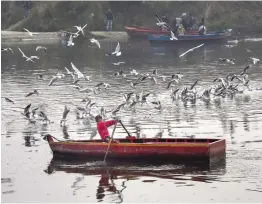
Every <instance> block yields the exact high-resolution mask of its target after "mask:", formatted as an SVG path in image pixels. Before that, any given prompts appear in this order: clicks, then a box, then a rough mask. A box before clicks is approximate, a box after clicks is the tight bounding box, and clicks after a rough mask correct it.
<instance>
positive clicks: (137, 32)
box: [124, 26, 197, 38]
mask: <svg viewBox="0 0 262 204" xmlns="http://www.w3.org/2000/svg"><path fill="white" fill-rule="evenodd" d="M124 27H125V30H126V32H127V34H128V35H129V36H130V37H137V38H139V37H140V38H141V37H142V38H147V36H148V35H149V34H152V35H153V34H161V35H170V31H161V30H157V29H155V28H147V27H139V26H135V27H128V26H124ZM196 33H197V30H192V31H187V33H186V34H187V35H191V34H196Z"/></svg>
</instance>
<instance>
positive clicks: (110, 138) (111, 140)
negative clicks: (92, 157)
mask: <svg viewBox="0 0 262 204" xmlns="http://www.w3.org/2000/svg"><path fill="white" fill-rule="evenodd" d="M116 126H117V122H116V124H115V127H114V129H113V132H112V136H111V138H110V141H109V144H108V146H107V150H106V155H105V157H104V163H105V161H106V157H107V154H108V151H109V148H110V145H111V142H112V140H113V136H114V133H115V130H116Z"/></svg>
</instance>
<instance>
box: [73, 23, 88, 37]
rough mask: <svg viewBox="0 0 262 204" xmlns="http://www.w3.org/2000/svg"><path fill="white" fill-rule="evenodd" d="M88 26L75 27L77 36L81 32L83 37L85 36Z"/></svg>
mask: <svg viewBox="0 0 262 204" xmlns="http://www.w3.org/2000/svg"><path fill="white" fill-rule="evenodd" d="M86 26H87V24H85V25H84V26H83V27H81V26H73V27H75V28H76V29H77V30H78V31H77V32H76V34H78V33H79V32H81V33H82V34H83V35H85V34H84V28H85V27H86Z"/></svg>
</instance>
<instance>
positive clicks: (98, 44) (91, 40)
mask: <svg viewBox="0 0 262 204" xmlns="http://www.w3.org/2000/svg"><path fill="white" fill-rule="evenodd" d="M90 42H91V43H95V44H96V45H97V47H99V48H100V43H99V42H98V40H96V39H95V38H92V39H90Z"/></svg>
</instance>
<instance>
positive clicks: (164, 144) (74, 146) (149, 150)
mask: <svg viewBox="0 0 262 204" xmlns="http://www.w3.org/2000/svg"><path fill="white" fill-rule="evenodd" d="M44 139H46V140H47V141H48V143H49V146H50V148H51V150H52V152H53V154H54V155H56V156H59V155H60V156H74V158H76V157H77V158H81V157H82V158H86V159H96V160H103V159H104V156H105V154H106V151H107V147H108V143H105V142H102V141H101V140H69V141H55V140H54V137H53V136H51V135H49V134H47V135H45V137H44ZM225 149H226V143H225V140H224V139H194V138H193V139H191V138H142V139H134V138H133V137H130V138H128V139H126V138H125V139H117V143H116V142H114V143H111V146H110V149H109V152H108V155H107V158H108V159H117V160H127V159H131V160H143V161H150V160H151V161H152V160H153V161H154V160H155V161H156V160H159V161H160V160H161V161H164V160H165V161H177V160H181V159H183V160H186V159H189V160H192V159H193V160H198V161H202V160H203V161H204V160H206V161H209V160H211V159H216V158H219V157H221V156H224V155H225Z"/></svg>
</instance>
